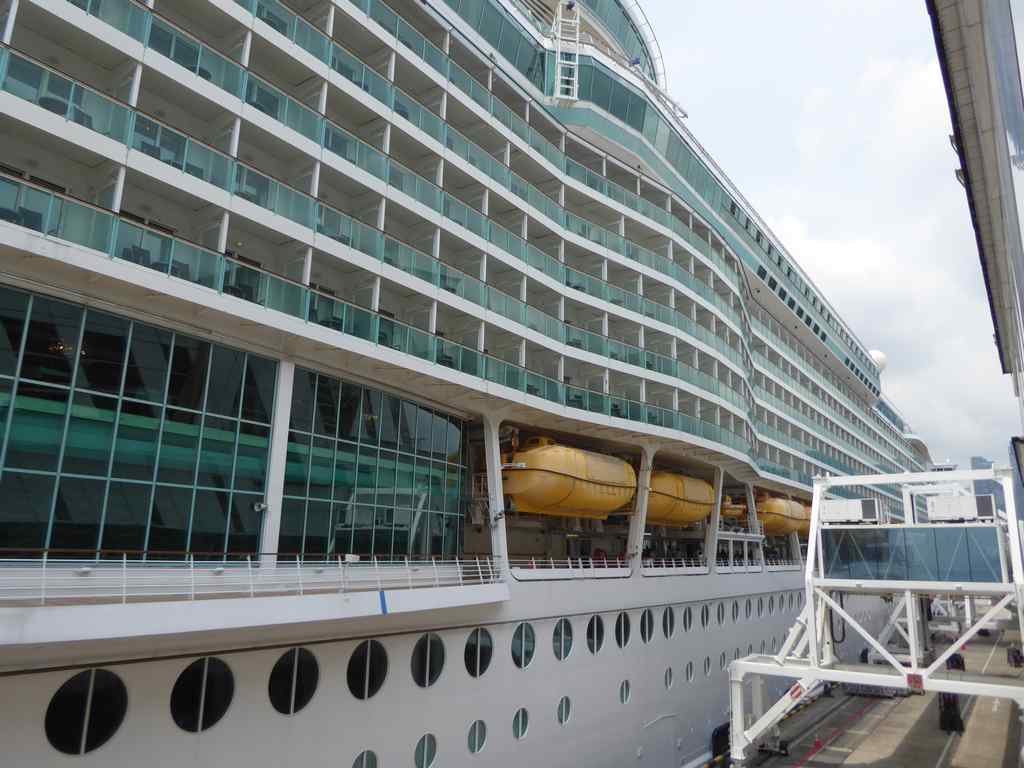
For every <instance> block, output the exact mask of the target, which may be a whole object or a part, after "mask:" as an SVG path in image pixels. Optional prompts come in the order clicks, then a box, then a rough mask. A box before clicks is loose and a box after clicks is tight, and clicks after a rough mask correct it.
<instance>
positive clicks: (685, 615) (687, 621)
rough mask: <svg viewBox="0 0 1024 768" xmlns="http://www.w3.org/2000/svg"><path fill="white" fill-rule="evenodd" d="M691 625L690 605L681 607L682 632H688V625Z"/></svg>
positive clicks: (691, 612) (691, 613)
mask: <svg viewBox="0 0 1024 768" xmlns="http://www.w3.org/2000/svg"><path fill="white" fill-rule="evenodd" d="M692 626H693V611H692V610H690V606H686V607H685V608H683V632H689V631H690V627H692Z"/></svg>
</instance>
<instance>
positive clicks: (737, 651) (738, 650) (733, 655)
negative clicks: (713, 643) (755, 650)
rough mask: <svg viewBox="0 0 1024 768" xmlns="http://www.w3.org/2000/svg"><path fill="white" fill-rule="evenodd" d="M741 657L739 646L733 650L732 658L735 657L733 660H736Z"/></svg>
mask: <svg viewBox="0 0 1024 768" xmlns="http://www.w3.org/2000/svg"><path fill="white" fill-rule="evenodd" d="M739 657H740V649H739V648H737V649H736V650H735V651H733V652H732V658H733V661H735V660H736V659H738V658H739Z"/></svg>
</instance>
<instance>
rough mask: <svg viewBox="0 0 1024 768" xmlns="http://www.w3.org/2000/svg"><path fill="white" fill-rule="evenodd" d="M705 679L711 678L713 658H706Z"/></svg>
mask: <svg viewBox="0 0 1024 768" xmlns="http://www.w3.org/2000/svg"><path fill="white" fill-rule="evenodd" d="M704 677H711V657H710V656H705V657H704Z"/></svg>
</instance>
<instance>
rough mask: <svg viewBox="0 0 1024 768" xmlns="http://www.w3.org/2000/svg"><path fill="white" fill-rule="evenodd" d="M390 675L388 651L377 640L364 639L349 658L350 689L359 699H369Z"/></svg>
mask: <svg viewBox="0 0 1024 768" xmlns="http://www.w3.org/2000/svg"><path fill="white" fill-rule="evenodd" d="M387 675H388V653H387V651H385V650H384V646H383V645H381V644H380V642H378V641H377V640H364V641H363V642H361V643H360V644H359V645H357V646H356V649H355V650H354V651H353V652H352V657H351V658H350V659H349V660H348V675H347V676H348V689H349V690H350V691H351V692H352V695H353V696H355V697H356V698H357V699H368V698H370V697H371V696H373V695H374V694H376V693H377V691H379V690H380V689H381V686H383V685H384V678H386V677H387Z"/></svg>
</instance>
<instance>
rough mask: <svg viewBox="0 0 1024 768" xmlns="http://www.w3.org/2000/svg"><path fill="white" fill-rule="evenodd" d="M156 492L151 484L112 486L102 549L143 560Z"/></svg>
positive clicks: (109, 491)
mask: <svg viewBox="0 0 1024 768" xmlns="http://www.w3.org/2000/svg"><path fill="white" fill-rule="evenodd" d="M152 490H153V488H152V486H151V485H149V484H148V483H117V482H112V483H110V487H109V488H108V490H107V506H106V509H105V510H104V515H103V530H102V535H101V538H100V549H103V550H114V551H117V550H122V551H125V552H126V553H127V554H128V557H129V558H132V557H138V556H139V554H140V553H141V552H142V551H143V550H144V549H145V548H146V529H147V528H148V526H149V509H150V504H151V499H150V497H151V494H152Z"/></svg>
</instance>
